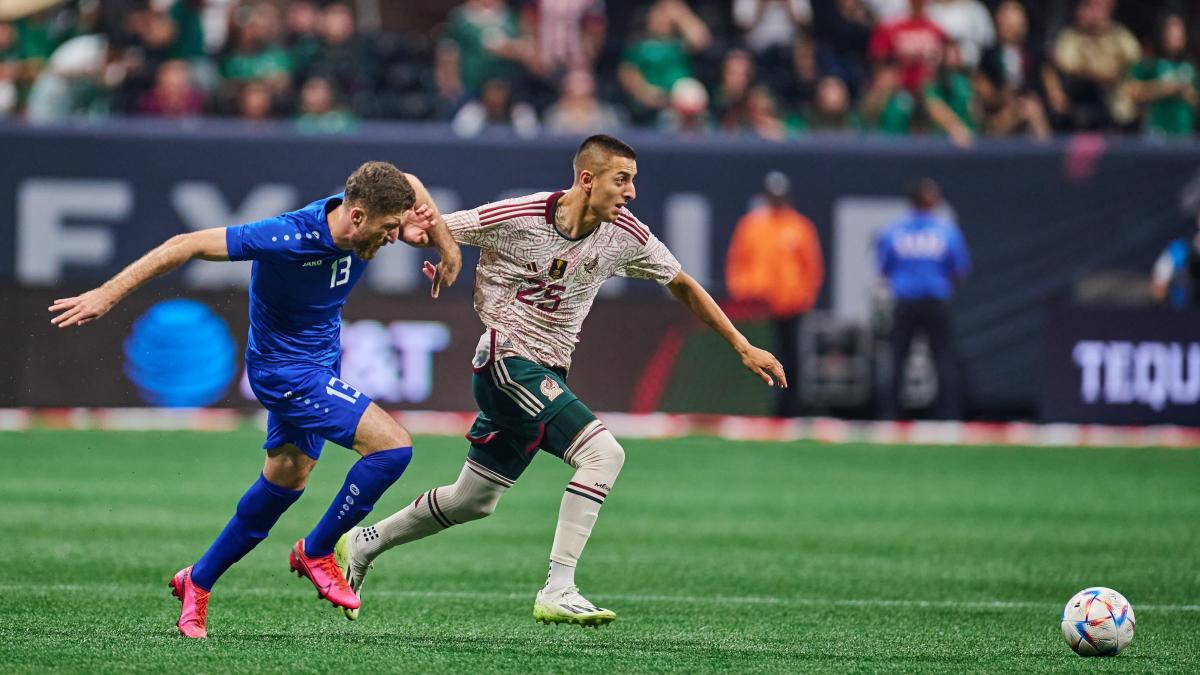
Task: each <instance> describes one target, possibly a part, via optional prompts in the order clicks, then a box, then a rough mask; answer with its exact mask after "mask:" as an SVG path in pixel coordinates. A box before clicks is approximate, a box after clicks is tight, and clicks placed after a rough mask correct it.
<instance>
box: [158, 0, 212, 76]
mask: <svg viewBox="0 0 1200 675" xmlns="http://www.w3.org/2000/svg"><path fill="white" fill-rule="evenodd" d="M205 1H206V0H175V1H174V2H173V3H172V4H171V7H170V9H168V10H167V16H168V18H170V20H171V23H172V24H174V27H175V39H174V41H173V42H172V44H171V58H174V59H183V60H184V61H192V60H194V59H204V58H205V57H206V56H207V52H206V51H205V49H204V23H203V20H202V17H201V12H202V11H203V9H204V3H205Z"/></svg>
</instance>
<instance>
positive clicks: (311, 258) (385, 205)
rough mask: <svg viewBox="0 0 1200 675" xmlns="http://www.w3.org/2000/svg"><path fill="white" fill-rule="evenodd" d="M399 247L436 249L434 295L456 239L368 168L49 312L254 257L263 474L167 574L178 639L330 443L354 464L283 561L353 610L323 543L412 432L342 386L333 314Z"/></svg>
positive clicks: (78, 316)
mask: <svg viewBox="0 0 1200 675" xmlns="http://www.w3.org/2000/svg"><path fill="white" fill-rule="evenodd" d="M431 222H432V223H433V224H432V226H431V225H430V223H431ZM397 240H403V241H404V242H405V243H408V244H410V245H414V246H428V245H432V246H434V247H436V248H437V250H438V253H439V255H440V257H441V260H440V262H439V263H438V266H437V267H438V271H437V277H436V278H435V279H434V281H433V297H435V298H436V297H437V295H438V289H439V287H440V286H443V285H445V286H449V285H450V284H452V283H453V282H454V280H455V278H456V277H457V276H458V272H459V269H460V267H461V265H462V258H461V254H460V252H459V249H458V245H457V244H456V243H455V242H454V238H453V237H452V236H451V235H450V232H449V230H448V229H447V228H446V225H445V223H444V221H442V219H441V216H440V214H438V213H437V207H436V205H435V204H434V203H433V200H432V199H431V198H430V196H429V192H428V191H427V190H426V189H425V186H424V185H422V184H421V182H420V181H419V180H418V179H417V178H416V177H415V176H413V175H411V174H406V173H404V172H402V171H400V170H399V169H397V168H396V167H395V166H392V165H391V164H388V163H386V162H367V163H366V164H363V165H362V166H360V167H359V168H358V169H357V170H356V171H355V172H354V173H353V174H351V175H350V177H349V178H348V179H347V180H346V190H345V192H343V193H339V194H336V195H333V196H330V197H326V198H324V199H319V200H317V201H315V202H313V203H311V204H309V205H308V206H305V207H304V208H302V209H299V210H297V211H292V212H289V213H284V214H282V215H279V216H276V217H274V218H268V219H266V220H261V221H258V222H255V223H249V224H246V225H238V226H234V227H226V228H213V229H209V230H201V231H198V232H191V233H189V234H181V235H177V236H174V237H172V238H170V239H168V240H167V241H166V242H165V243H164V244H162V245H161V246H159V247H158V248H155V249H154V250H152V251H150V252H149V253H147V254H146V255H144V256H143V257H142V258H140V259H139V260H137V261H136V262H134V263H133V264H131V265H129V266H128V267H126V268H125V269H124V270H122V271H121V272H120V273H119V274H117V275H116V276H115V277H113V278H112V279H110V280H109V281H107V282H105V283H104V284H103V285H101V286H99V287H98V288H95V289H93V290H91V291H88V292H86V293H84V294H82V295H79V296H76V297H72V298H64V299H60V300H56V301H55V302H54V304H53V305H51V307H50V311H51V312H54V313H56V314H57V316H55V317H54V318H53V319H52V320H51V321H52V323H54V324H55V325H57V326H58V327H60V328H67V327H69V326H80V325H83V324H86V323H88V322H89V321H93V320H95V319H98V318H100V317H101V316H103V315H104V314H105V313H107V312H108V311H109V310H110V309H112V307H113V306H114V305H115V304H116V303H117V302H119V301H121V299H123V298H124V297H125V296H127V295H129V294H130V293H131V292H133V291H134V289H136V288H137V287H139V286H141V285H142V284H143V283H145V282H146V281H149V280H150V279H153V278H154V277H157V276H160V275H162V274H166V273H167V272H169V271H171V270H173V269H175V268H177V267H179V266H181V265H183V264H184V263H186V262H188V261H190V260H194V259H202V260H253V261H254V266H253V271H252V272H251V277H250V335H249V338H248V340H247V345H246V370H247V374H248V376H249V379H250V386H251V388H252V389H253V390H254V394H255V396H257V397H258V400H259V401H260V402H261V403H262V405H263V407H265V408H266V409H267V411H268V415H267V439H266V442H265V443H264V444H263V447H264V449H265V450H266V451H267V456H266V461H265V463H264V465H263V470H262V474H261V475H260V476H259V477H258V480H256V481H255V482H254V484H253V485H251V486H250V489H248V490H247V491H246V493H245V494H244V495H242V498H241V500H240V501H239V502H238V504H237V509H236V512H235V513H234V516H233V518H232V519H230V521H229V523H228V524H227V525H226V526H225V529H224V530H222V531H221V533H220V534H219V535H218V536H217V538H216V540H215V541H214V542H213V543H212V545H211V546H210V547H209V549H208V551H207V552H205V553H204V555H203V556H201V557H200V559H199V560H197V561H196V562H195V564H193V565H190V566H188V567H185V568H183V569H182V570H180V571H179V572H178V573H177V574H176V575H175V576H174V578H172V579H171V582H170V587H171V589H172V592H173V594H174V595H175V596H176V597H178V598H179V600H180V601H181V602H182V604H183V607H182V611H181V613H180V617H179V621H178V623H177V626H178V627H179V632H180V633H182V634H183V635H184V636H186V637H190V638H203V637H206V636H207V625H206V624H207V613H208V599H209V593H210V592H211V590H212V587H213V584H214V583H216V581H217V579H218V578H219V577H220V576H221V574H223V573H224V572H225V570H227V569H229V567H230V566H231V565H233V564H234V563H235V562H237V561H238V560H240V559H241V558H242V556H244V555H246V553H248V552H249V551H250V550H251V549H253V548H254V547H255V546H256V545H257V544H258V543H259V542H260V541H262V540H263V539H265V538H266V537H267V533H268V532H269V531H270V529H271V527H272V526H273V525H274V524H275V522H276V521H277V520H279V517H280V516H281V515H283V512H284V511H286V510H287V509H288V507H290V506H291V505H292V504H293V503H295V501H296V500H297V499H299V497H300V495H301V493H302V492H303V491H304V486H305V485H306V484H307V483H308V476H309V473H310V472H311V471H312V469H313V467H314V466H316V463H317V460H318V459H319V458H320V456H321V448H322V446H323V445H324V443H325V441H326V440H330V441H333V442H334V443H337V444H338V445H341V446H343V447H347V448H352V449H354V450H355V451H356V452H357V453H358V454H359V455H361V457H360V459H359V460H358V461H357V462H356V463H355V464H354V465H353V466H352V467H351V468H350V471H349V473H348V474H347V475H346V480H345V483H344V484H343V485H342V488H341V489H340V490H339V491H338V493H337V495H336V496H335V497H334V499H333V503H332V504H330V506H329V509H328V511H326V513H325V515H324V516H323V517H322V518H321V520H320V522H318V523H317V525H316V527H314V528H313V530H312V532H310V533H309V534H308V536H306V537H304V538H303V539H301V540H299V541H297V542H296V544H295V546H293V547H292V551H291V556H290V559H289V564H290V566H291V569H292V570H293V571H294V572H296V573H297V574H298V575H300V576H304V577H307V578H308V579H309V580H310V581H312V583H313V585H314V586H316V588H317V594H318V597H321V598H325V599H327V600H329V601H330V602H331V603H333V604H334V605H336V606H339V607H343V608H347V609H357V608H358V607H359V604H360V603H359V599H358V596H357V595H356V594H355V592H354V591H353V590H352V589H351V588H350V586H349V584H347V582H346V578H345V577H344V576H343V575H342V572H341V570H340V569H339V567H338V565H337V562H336V561H335V559H334V555H333V548H334V545H335V544H336V542H337V540H338V537H340V536H341V535H342V534H343V533H344V532H346V531H348V530H349V529H350V528H351V527H353V526H354V525H357V524H358V523H359V521H361V520H362V519H363V518H364V517H365V516H366V515H367V513H369V512H370V511H371V508H372V507H373V506H374V504H375V502H376V500H378V499H379V497H380V496H381V495H382V494H383V493H384V491H385V490H387V489H388V487H390V486H391V485H392V484H393V483H394V482H396V480H397V479H399V478H400V475H401V474H402V473H404V469H405V468H406V467H407V466H408V463H409V460H410V459H411V458H412V437H411V436H410V435H409V434H408V432H407V431H406V430H405V429H404V427H402V426H400V424H399V423H397V422H396V421H395V420H394V419H392V417H391V416H389V415H388V414H387V413H386V412H384V411H383V409H381V408H380V407H379V406H378V405H376V404H374V403H373V402H371V399H370V398H368V397H367V396H366V395H364V394H363V393H362V392H359V391H357V390H356V389H354V388H353V387H352V386H350V385H349V384H347V383H346V382H343V381H342V380H341V379H339V370H340V359H341V345H340V332H341V308H342V305H343V304H344V303H345V301H346V296H347V295H349V293H350V290H351V289H352V288H354V285H355V283H356V282H357V281H358V280H359V279H360V278H361V277H362V274H363V271H364V270H365V269H366V267H367V263H368V262H369V261H370V260H371V258H373V257H374V256H375V253H376V252H377V251H378V250H379V249H380V248H381V247H382V246H384V245H386V244H390V243H394V242H396V241H397Z"/></svg>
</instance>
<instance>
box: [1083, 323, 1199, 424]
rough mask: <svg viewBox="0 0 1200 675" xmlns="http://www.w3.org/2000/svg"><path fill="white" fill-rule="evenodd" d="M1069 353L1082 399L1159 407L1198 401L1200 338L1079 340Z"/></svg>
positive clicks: (1088, 402) (1104, 402)
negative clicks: (1183, 340)
mask: <svg viewBox="0 0 1200 675" xmlns="http://www.w3.org/2000/svg"><path fill="white" fill-rule="evenodd" d="M1072 357H1073V358H1074V360H1075V365H1077V366H1078V367H1079V369H1080V386H1079V395H1080V398H1081V399H1082V400H1083V402H1084V403H1086V404H1089V405H1097V404H1109V405H1113V404H1115V405H1130V404H1135V403H1136V404H1141V405H1145V406H1149V407H1150V408H1152V409H1153V410H1155V411H1162V410H1163V409H1164V408H1166V407H1167V406H1168V405H1179V406H1184V405H1195V404H1196V403H1197V402H1200V343H1196V342H1192V343H1187V344H1182V343H1178V342H1137V343H1134V342H1128V341H1122V340H1113V341H1107V342H1105V341H1100V340H1082V341H1080V342H1078V343H1076V344H1075V347H1074V349H1072Z"/></svg>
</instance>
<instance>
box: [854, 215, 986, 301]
mask: <svg viewBox="0 0 1200 675" xmlns="http://www.w3.org/2000/svg"><path fill="white" fill-rule="evenodd" d="M875 254H876V263H877V264H878V267H879V273H880V274H882V275H883V276H885V277H887V279H888V281H889V282H890V283H891V286H892V294H893V295H895V297H896V299H897V300H947V299H949V298H950V295H951V293H953V291H954V282H955V281H957V280H959V279H962V278H964V277H966V276H967V273H968V272H970V269H971V257H970V255H969V254H968V253H967V244H966V242H965V241H963V236H962V233H961V232H959V231H958V228H957V227H955V226H954V224H953V223H951V222H949V221H946V220H943V219H941V218H938V217H937V216H935V215H933V214H932V213H928V212H922V211H914V212H913V213H911V214H909V215H908V216H906V217H905V218H904V219H903V220H900V221H899V222H896V223H894V224H892V225H890V226H889V227H887V228H886V229H885V230H884V231H883V233H881V234H880V235H879V239H878V241H877V242H876V247H875Z"/></svg>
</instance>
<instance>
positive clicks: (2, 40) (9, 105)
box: [0, 21, 21, 117]
mask: <svg viewBox="0 0 1200 675" xmlns="http://www.w3.org/2000/svg"><path fill="white" fill-rule="evenodd" d="M20 72H21V62H20V60H19V59H18V58H17V31H16V29H15V28H13V26H12V24H10V23H6V22H4V21H0V117H8V116H9V115H12V114H14V113H15V112H16V111H17V106H18V104H19V103H20V98H21V93H20V89H19V88H18V84H17V79H18V77H19V75H20Z"/></svg>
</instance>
